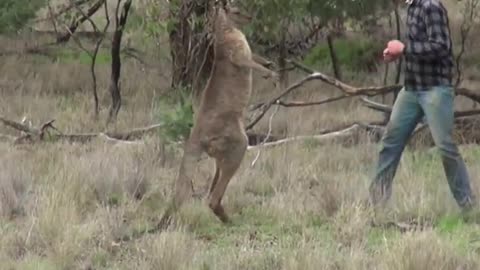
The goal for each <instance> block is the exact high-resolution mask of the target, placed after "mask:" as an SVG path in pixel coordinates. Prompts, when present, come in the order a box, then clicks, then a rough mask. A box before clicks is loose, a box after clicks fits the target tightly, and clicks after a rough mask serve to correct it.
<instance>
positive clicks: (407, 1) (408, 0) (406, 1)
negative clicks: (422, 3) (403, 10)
mask: <svg viewBox="0 0 480 270" xmlns="http://www.w3.org/2000/svg"><path fill="white" fill-rule="evenodd" d="M414 1H415V0H405V3H407V4H408V5H411V4H413V2H414Z"/></svg>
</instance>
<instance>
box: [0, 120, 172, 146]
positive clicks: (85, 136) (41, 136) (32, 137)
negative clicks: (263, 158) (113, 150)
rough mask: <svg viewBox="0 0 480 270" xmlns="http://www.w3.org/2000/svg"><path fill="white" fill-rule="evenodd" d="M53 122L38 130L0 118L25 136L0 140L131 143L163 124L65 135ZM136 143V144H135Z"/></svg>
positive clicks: (43, 125)
mask: <svg viewBox="0 0 480 270" xmlns="http://www.w3.org/2000/svg"><path fill="white" fill-rule="evenodd" d="M54 121H55V120H50V121H47V122H45V123H44V124H42V125H40V127H39V128H33V127H29V126H27V125H25V124H22V123H19V122H16V121H13V120H9V119H6V118H5V117H2V116H0V123H3V124H4V125H5V126H7V127H10V128H13V129H15V130H18V131H21V132H22V133H24V134H25V135H22V136H20V137H17V138H15V137H11V136H8V135H1V138H0V139H5V140H10V141H14V142H15V143H24V142H26V141H29V142H35V141H47V140H48V141H51V142H55V141H67V142H79V143H86V142H89V141H91V140H92V139H95V138H102V139H105V140H108V141H111V142H133V141H135V140H136V139H139V138H141V137H142V136H145V135H146V134H149V133H152V132H154V131H156V130H158V129H160V128H162V127H163V126H164V125H163V124H155V125H151V126H147V127H142V128H135V129H132V130H129V131H124V132H99V133H74V134H65V133H63V132H61V131H60V130H58V129H57V128H56V127H55V126H54V125H53V123H54ZM49 130H55V131H56V133H53V134H50V133H49ZM137 143H138V142H137Z"/></svg>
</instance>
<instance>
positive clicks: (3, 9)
mask: <svg viewBox="0 0 480 270" xmlns="http://www.w3.org/2000/svg"><path fill="white" fill-rule="evenodd" d="M44 4H45V0H1V1H0V33H12V32H15V31H18V30H19V29H21V28H22V27H24V26H25V25H26V24H27V23H28V22H29V21H30V20H31V19H33V18H34V17H35V14H36V12H37V10H38V9H39V8H41V7H42V6H43V5H44Z"/></svg>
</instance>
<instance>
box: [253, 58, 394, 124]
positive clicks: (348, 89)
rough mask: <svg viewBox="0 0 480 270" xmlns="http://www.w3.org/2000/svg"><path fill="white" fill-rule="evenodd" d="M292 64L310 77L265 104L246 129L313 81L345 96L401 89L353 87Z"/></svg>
mask: <svg viewBox="0 0 480 270" xmlns="http://www.w3.org/2000/svg"><path fill="white" fill-rule="evenodd" d="M289 62H291V63H292V64H293V65H294V66H295V67H297V68H299V69H301V70H303V71H305V72H307V73H309V74H310V75H308V76H306V77H305V78H303V79H301V80H299V81H298V82H296V83H294V84H292V85H290V86H289V87H288V88H287V89H285V90H284V91H283V92H282V93H280V94H279V95H277V96H275V97H274V98H273V99H271V100H270V101H268V102H266V103H264V104H263V105H262V106H261V107H260V109H261V111H260V113H259V114H258V115H257V116H256V117H255V118H254V119H253V120H252V121H251V122H250V123H249V124H248V125H247V127H246V129H247V130H249V129H251V128H253V127H254V126H255V125H256V124H257V123H258V122H259V121H260V120H261V119H262V118H263V116H264V115H265V114H266V113H267V111H268V110H269V109H270V108H271V107H272V105H274V104H276V103H279V101H280V99H281V98H283V97H285V96H286V95H288V94H290V93H291V92H293V91H294V90H296V89H298V88H300V87H301V86H303V85H305V84H306V83H307V82H309V81H313V80H320V81H322V82H325V83H327V84H329V85H332V86H334V87H336V88H338V89H340V90H341V91H342V92H344V95H346V96H361V95H364V96H375V95H378V94H383V93H390V92H392V91H395V90H398V89H401V86H399V85H391V86H370V87H353V86H351V85H348V84H346V83H343V82H341V81H339V80H337V79H335V78H332V77H330V76H328V75H325V74H323V73H320V72H317V71H314V70H312V69H310V68H308V67H306V66H304V65H302V64H300V63H298V62H296V61H289Z"/></svg>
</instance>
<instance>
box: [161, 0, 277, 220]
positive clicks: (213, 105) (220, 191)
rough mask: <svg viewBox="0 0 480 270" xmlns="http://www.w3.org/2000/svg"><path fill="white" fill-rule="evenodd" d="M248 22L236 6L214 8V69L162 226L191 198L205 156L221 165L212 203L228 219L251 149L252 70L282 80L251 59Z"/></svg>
mask: <svg viewBox="0 0 480 270" xmlns="http://www.w3.org/2000/svg"><path fill="white" fill-rule="evenodd" d="M227 16H228V17H227ZM249 19H250V18H248V17H247V16H245V15H242V14H240V13H239V12H238V10H236V9H233V8H228V7H225V8H220V7H217V8H215V20H214V24H213V34H214V64H213V69H212V72H211V75H210V78H209V80H208V82H207V85H206V87H205V90H204V91H203V93H202V97H201V100H200V106H199V108H198V111H197V113H196V115H195V121H194V126H193V128H192V130H191V134H190V137H189V139H188V140H187V142H186V144H185V146H184V156H183V158H182V161H181V165H180V172H179V176H178V179H177V181H176V186H175V195H174V201H173V206H172V207H171V208H170V209H168V210H167V213H165V216H164V217H163V218H162V222H161V223H163V222H165V219H167V218H168V219H169V218H170V214H171V213H172V211H174V210H176V209H178V208H179V207H181V205H182V204H183V203H184V202H185V201H186V200H187V199H189V198H191V197H192V195H193V183H192V181H193V178H194V173H195V172H194V169H195V165H196V164H197V162H198V160H199V158H200V156H201V155H202V153H207V154H208V155H209V156H210V157H212V158H214V159H215V167H216V168H215V175H214V177H213V180H212V184H211V187H210V189H209V194H208V200H209V202H208V205H209V207H210V208H211V210H212V211H213V212H214V213H215V215H216V216H217V217H218V218H219V219H220V220H221V221H223V222H228V221H229V218H228V216H227V214H226V213H225V210H224V209H223V207H222V205H221V201H222V198H223V195H224V193H225V190H226V188H227V186H228V183H229V182H230V180H231V178H232V177H233V176H234V175H235V173H236V171H237V170H238V168H239V167H240V164H241V162H242V160H243V157H244V155H245V151H246V149H247V145H248V138H247V135H246V133H245V124H244V114H245V109H246V107H247V105H248V103H249V99H250V95H251V91H252V69H256V70H258V71H262V72H265V73H266V75H267V77H274V78H278V76H277V74H276V73H275V72H273V71H271V70H269V69H267V68H265V67H263V66H262V64H263V65H269V64H270V63H269V62H268V61H266V60H265V59H263V58H261V57H259V56H257V55H252V52H251V50H250V46H249V44H248V42H247V40H246V38H245V36H244V34H243V33H242V32H241V31H240V30H238V28H237V27H236V26H235V23H242V22H244V21H245V20H249ZM258 62H260V63H261V64H259V63H258Z"/></svg>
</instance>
